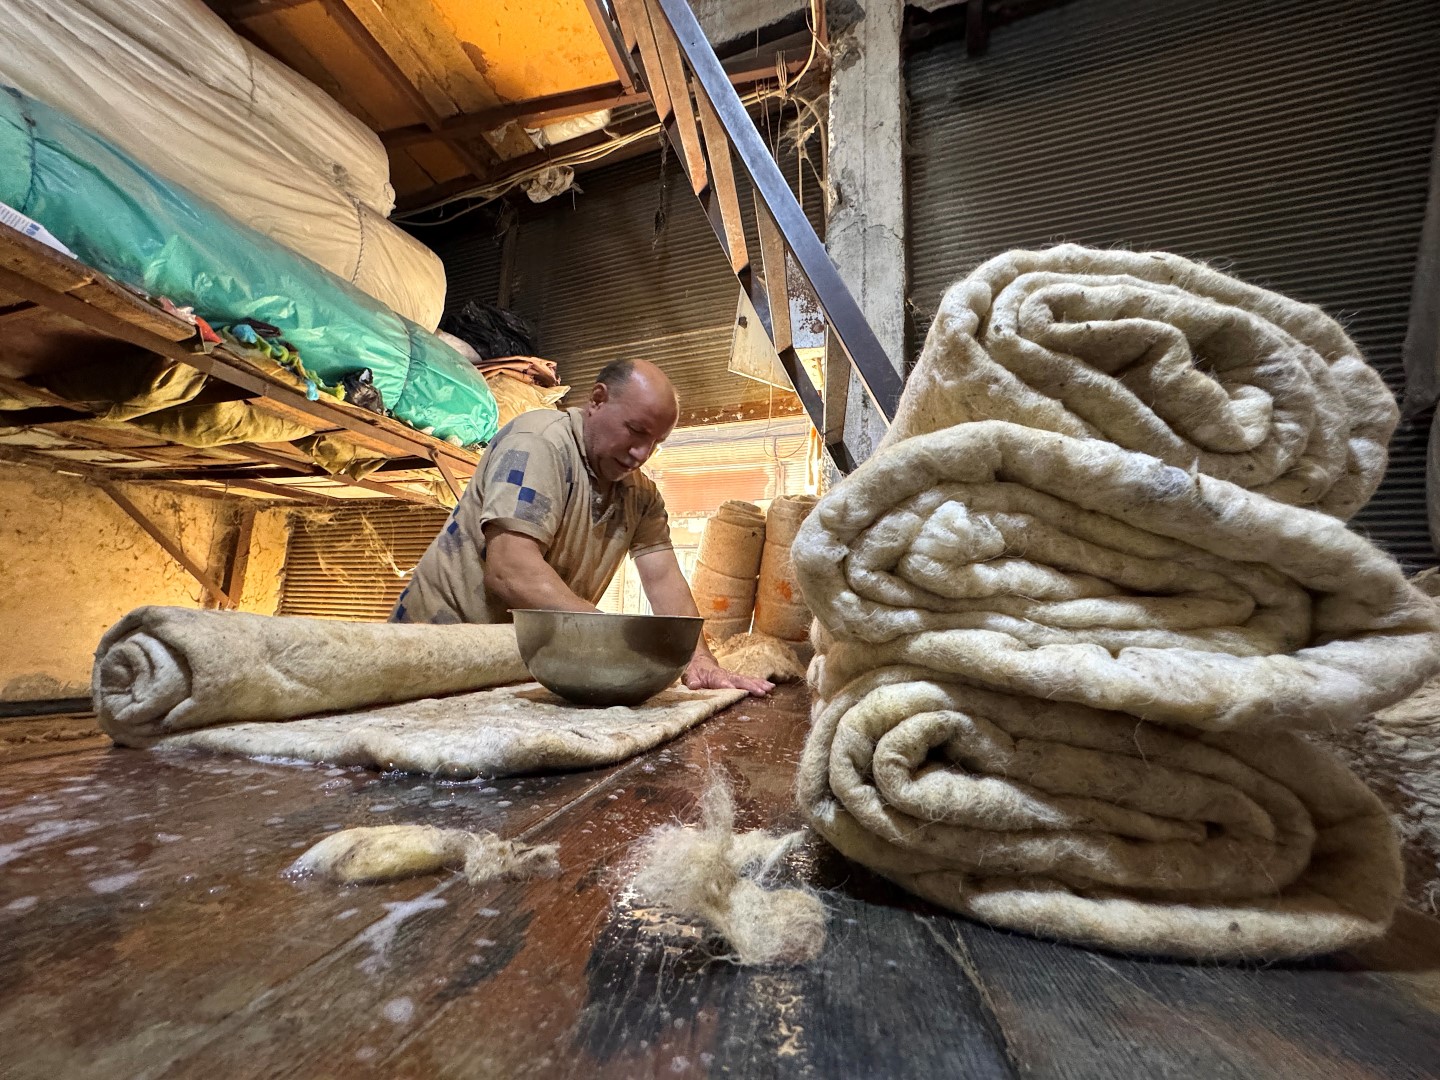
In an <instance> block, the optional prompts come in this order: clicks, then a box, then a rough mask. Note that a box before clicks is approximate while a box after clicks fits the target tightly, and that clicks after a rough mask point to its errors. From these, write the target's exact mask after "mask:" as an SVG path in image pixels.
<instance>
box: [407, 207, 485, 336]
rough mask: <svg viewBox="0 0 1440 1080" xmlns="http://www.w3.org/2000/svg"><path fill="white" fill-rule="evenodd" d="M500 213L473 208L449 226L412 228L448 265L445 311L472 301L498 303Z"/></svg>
mask: <svg viewBox="0 0 1440 1080" xmlns="http://www.w3.org/2000/svg"><path fill="white" fill-rule="evenodd" d="M498 220H499V215H497V214H496V213H494V212H493V211H492V210H490V209H489V208H488V207H482V208H481V209H478V210H472V211H471V212H470V213H467V214H465V215H464V216H463V217H461V218H459V219H457V220H456V221H455V222H453V223H451V224H449V225H435V226H426V227H424V228H418V227H417V228H412V229H411V230H410V231H411V232H412V233H414V234H415V236H416V237H418V238H419V240H420V242H421V243H423V244H428V245H429V246H430V247H431V248H432V249H433V250H434V252H435V254H437V255H439V256H440V261H441V262H443V263H444V264H445V310H446V312H451V311H458V310H459V309H460V308H462V307H464V306H465V305H466V304H467V303H469V302H470V301H471V300H483V301H484V302H485V303H487V304H494V303H498V298H499V295H500V273H501V267H502V266H503V264H504V259H503V255H504V246H505V245H504V238H503V237H502V236H501V235H500V233H499V231H498Z"/></svg>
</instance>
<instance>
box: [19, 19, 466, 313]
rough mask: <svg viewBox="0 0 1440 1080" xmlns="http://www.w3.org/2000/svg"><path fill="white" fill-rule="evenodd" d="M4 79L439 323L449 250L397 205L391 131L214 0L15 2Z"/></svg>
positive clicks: (381, 296)
mask: <svg viewBox="0 0 1440 1080" xmlns="http://www.w3.org/2000/svg"><path fill="white" fill-rule="evenodd" d="M0 23H3V25H4V27H5V36H6V45H7V48H6V49H4V50H3V51H0V83H3V84H6V85H10V86H14V87H16V88H17V89H19V90H22V91H24V92H25V93H27V94H31V95H32V96H34V97H37V98H39V99H40V100H42V101H44V102H46V103H47V104H50V105H53V106H55V107H56V108H59V109H62V110H64V111H65V112H67V113H69V114H70V115H71V116H73V117H74V118H75V119H77V120H79V121H81V122H82V123H84V124H86V125H87V126H89V127H90V128H92V129H94V130H95V131H96V132H98V133H100V134H101V135H103V136H104V137H105V138H107V139H109V140H110V141H111V142H112V143H114V144H115V145H116V146H118V147H119V148H120V149H121V150H123V151H125V152H126V153H128V154H130V155H131V156H132V157H134V158H135V159H136V160H137V161H138V162H140V163H141V164H142V165H144V166H145V167H146V168H149V169H152V170H154V171H155V172H156V173H157V174H159V175H160V176H163V177H164V178H165V179H167V180H170V181H173V182H174V183H177V184H179V185H181V186H183V187H185V188H187V189H188V190H189V191H191V192H193V193H194V194H196V195H199V196H201V197H203V198H205V199H208V200H209V201H210V202H212V203H214V204H216V205H217V206H218V207H219V208H220V209H222V210H224V211H225V212H226V213H227V214H229V215H230V216H231V217H233V218H235V219H236V220H238V221H240V222H242V223H244V224H246V225H249V226H250V227H251V228H254V229H257V230H258V231H260V232H262V233H265V234H266V235H267V236H269V237H271V238H272V239H274V240H276V241H278V242H279V243H282V244H284V245H285V246H286V247H288V248H290V249H291V250H292V251H295V252H297V253H298V254H300V255H304V256H305V257H306V258H308V259H311V260H312V261H314V262H316V263H318V264H319V265H321V266H323V267H324V268H325V269H327V270H329V271H330V272H331V273H333V274H336V275H337V276H339V277H341V278H343V279H345V280H346V281H349V282H351V283H352V284H354V285H355V286H356V287H358V288H360V289H362V290H364V291H365V292H367V293H369V294H370V295H371V296H373V297H375V299H377V300H379V301H381V302H382V303H384V304H386V305H388V306H389V307H391V308H393V309H394V310H395V311H397V312H399V313H400V314H401V315H404V316H405V317H407V318H409V319H411V320H413V321H415V322H417V323H419V324H420V325H421V326H423V327H425V328H426V329H434V328H435V326H436V325H437V324H438V322H439V319H440V314H441V310H442V308H443V306H444V302H445V270H444V266H443V264H442V263H441V262H440V259H439V258H438V257H437V256H436V255H435V254H434V252H432V251H430V250H429V249H428V248H426V247H425V246H424V245H423V244H421V243H420V242H419V241H418V240H415V239H414V238H413V237H411V236H410V235H409V234H408V233H405V232H403V231H402V230H400V229H398V228H397V227H395V226H394V225H392V224H391V223H390V222H389V221H388V220H386V217H385V215H386V214H388V213H389V211H390V210H391V209H392V207H393V205H394V191H393V189H392V188H391V187H390V184H389V164H388V161H387V159H386V157H385V151H384V147H383V146H381V144H380V140H379V138H378V137H377V136H376V135H375V134H374V133H373V132H371V131H369V130H368V129H366V128H365V126H364V125H363V124H361V123H360V121H359V120H357V119H356V118H355V117H353V116H351V115H350V114H349V113H347V112H345V110H344V109H343V108H341V107H340V106H339V105H338V104H337V103H336V102H334V101H332V100H331V99H329V98H328V97H326V96H325V95H324V94H323V93H322V92H321V91H320V90H319V89H318V88H317V87H314V86H312V85H311V84H309V83H308V82H306V80H304V79H303V78H301V77H300V76H299V75H297V74H295V73H294V72H292V71H290V70H289V69H288V68H286V67H284V65H282V64H280V63H279V62H278V61H275V60H273V59H271V58H270V57H267V56H265V55H264V54H263V53H261V52H259V51H258V50H255V49H253V48H251V47H250V46H248V45H247V44H246V43H245V42H244V41H242V40H241V39H240V38H238V37H237V36H236V35H235V34H234V33H233V31H231V30H230V29H229V27H227V26H226V25H225V24H224V22H222V21H221V20H220V19H219V18H218V17H217V16H216V15H214V14H213V13H212V12H210V11H209V10H208V9H207V8H205V6H204V5H203V4H202V3H200V2H199V0H175V2H163V3H162V2H161V0H103V2H102V0H0Z"/></svg>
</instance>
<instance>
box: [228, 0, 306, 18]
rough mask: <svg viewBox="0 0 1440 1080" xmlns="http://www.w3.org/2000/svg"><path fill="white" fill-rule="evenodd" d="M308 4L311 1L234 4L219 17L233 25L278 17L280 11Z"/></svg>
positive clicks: (266, 0) (261, 0)
mask: <svg viewBox="0 0 1440 1080" xmlns="http://www.w3.org/2000/svg"><path fill="white" fill-rule="evenodd" d="M309 3H313V0H251V2H250V3H248V4H236V5H234V6H233V7H230V8H226V9H224V10H222V11H221V12H220V15H221V16H222V17H223V18H224V19H225V21H226V22H228V23H232V24H233V23H240V22H246V21H247V20H249V19H258V18H260V17H261V16H262V15H278V14H279V13H280V12H282V11H289V10H290V9H291V8H297V7H303V6H304V5H306V4H309Z"/></svg>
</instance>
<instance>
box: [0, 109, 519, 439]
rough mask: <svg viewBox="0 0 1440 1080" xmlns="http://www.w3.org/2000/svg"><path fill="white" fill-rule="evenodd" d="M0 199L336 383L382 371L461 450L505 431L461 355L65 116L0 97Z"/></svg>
mask: <svg viewBox="0 0 1440 1080" xmlns="http://www.w3.org/2000/svg"><path fill="white" fill-rule="evenodd" d="M0 202H4V203H7V204H8V205H10V206H11V207H13V208H14V209H16V210H18V211H20V212H21V213H22V214H26V215H28V216H29V217H31V218H33V219H34V220H36V221H38V222H40V223H41V224H42V225H44V226H45V227H46V228H47V229H48V230H49V231H50V232H51V233H53V234H54V235H55V236H56V237H57V238H58V239H59V240H60V241H61V242H62V243H64V244H66V245H67V246H68V247H69V248H70V249H71V250H73V251H74V252H75V253H76V254H77V256H78V257H79V258H80V259H81V260H83V261H84V262H86V263H88V264H89V265H91V266H94V267H95V268H97V269H99V270H102V271H104V272H105V273H107V274H109V275H110V276H112V277H114V278H116V279H117V280H119V281H121V282H123V283H125V284H127V285H129V286H131V287H133V288H136V289H139V290H141V291H143V292H145V293H147V294H149V295H151V296H165V297H168V298H170V299H171V300H172V301H174V302H175V303H177V304H182V305H190V306H193V307H194V309H195V311H196V313H197V314H198V315H200V316H201V317H203V318H205V319H206V320H208V321H210V322H212V323H217V324H230V323H235V322H239V321H241V320H244V319H255V320H259V321H261V322H265V323H270V324H273V325H274V326H276V327H279V328H280V330H281V332H282V334H283V336H284V339H285V340H286V341H288V342H289V343H290V344H291V345H293V346H294V347H295V349H296V350H297V351H298V352H299V353H300V355H301V358H302V359H303V361H304V363H305V366H306V367H307V368H309V369H311V370H313V371H314V372H316V373H317V374H318V375H320V376H321V377H322V378H323V379H325V380H326V381H327V382H330V383H336V382H339V381H340V380H341V378H342V377H343V376H345V375H346V374H349V373H351V372H354V371H357V370H358V369H360V368H369V369H370V370H371V371H372V372H373V373H374V382H375V386H376V387H377V388H378V389H379V390H380V393H381V395H382V397H383V398H384V401H385V405H386V407H387V409H388V410H389V411H390V412H391V413H392V414H393V415H394V416H395V417H397V418H398V419H400V420H403V421H405V422H406V423H408V424H410V425H411V426H413V427H415V428H417V429H419V430H421V431H425V432H428V433H431V434H434V435H435V436H437V437H438V438H442V439H447V440H449V441H451V442H454V443H456V444H459V445H471V444H479V443H484V442H488V441H489V440H490V438H491V437H492V436H493V435H494V434H495V431H496V428H497V424H496V406H495V399H494V397H493V396H492V395H491V393H490V390H489V389H488V388H487V387H486V385H485V382H484V380H483V379H482V378H481V377H480V376H479V375H478V374H477V373H476V372H475V371H474V369H473V368H472V367H471V366H470V365H469V364H467V363H466V362H465V361H464V359H463V358H462V357H461V356H460V355H459V353H457V352H456V351H455V350H454V349H452V348H451V347H450V346H448V345H446V344H445V343H444V342H442V341H441V340H440V339H439V338H438V337H436V336H435V335H434V334H432V333H430V332H429V331H427V330H425V329H424V328H422V327H420V326H418V325H416V324H415V323H413V322H411V321H410V320H408V319H405V318H403V317H402V316H400V315H397V314H396V313H395V312H394V311H392V310H390V309H389V308H387V307H385V306H384V305H382V304H380V303H379V302H378V301H376V300H375V299H373V298H372V297H370V296H367V295H366V294H365V293H363V292H361V291H360V290H359V289H357V288H356V287H355V286H353V285H351V284H350V283H348V282H346V281H342V280H340V279H339V278H337V277H336V276H335V275H334V274H331V273H329V272H327V271H326V270H324V269H322V268H321V267H319V266H317V265H316V264H315V263H313V262H311V261H310V260H309V259H306V258H303V257H302V256H299V255H296V254H295V253H294V252H292V251H290V250H289V249H288V248H286V247H283V246H282V245H280V244H278V243H276V242H275V241H274V240H272V239H270V238H269V237H267V236H265V235H263V234H262V233H259V232H257V231H255V230H254V229H252V228H249V227H247V226H246V225H244V224H242V223H240V222H238V221H235V220H234V219H233V218H231V217H229V216H228V215H226V214H225V213H224V212H223V211H222V210H220V209H219V208H217V207H216V206H214V205H213V204H211V203H210V202H208V201H207V200H205V199H203V198H201V197H199V196H197V195H195V194H194V193H192V192H189V191H187V190H185V189H184V188H182V187H180V186H178V185H176V184H173V183H169V182H167V181H165V180H162V179H161V178H159V177H158V176H156V175H155V174H154V173H152V172H150V171H149V170H147V169H146V168H145V167H144V166H142V165H141V164H139V163H138V162H136V161H135V160H134V159H133V158H131V157H130V156H129V155H127V154H126V153H125V152H124V151H122V150H119V149H117V148H116V147H115V146H113V145H112V144H110V143H109V142H107V141H106V140H104V139H102V138H101V137H100V136H98V135H97V134H95V133H94V132H92V131H90V130H89V129H88V128H86V127H85V126H84V125H82V124H80V123H79V122H77V121H76V120H74V119H72V118H71V117H69V116H66V115H65V114H64V113H62V112H60V111H59V110H58V109H54V108H52V107H50V106H49V105H46V104H44V103H43V102H40V101H37V100H35V99H34V98H31V97H29V96H27V95H25V94H23V93H21V92H20V91H18V90H15V89H12V88H8V87H7V88H4V89H3V90H0Z"/></svg>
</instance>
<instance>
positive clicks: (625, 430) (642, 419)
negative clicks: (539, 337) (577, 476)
mask: <svg viewBox="0 0 1440 1080" xmlns="http://www.w3.org/2000/svg"><path fill="white" fill-rule="evenodd" d="M679 416H680V401H679V398H678V397H677V396H676V394H675V386H674V384H672V383H671V382H670V380H669V378H667V377H666V375H665V373H664V372H663V371H661V370H660V369H659V368H658V367H656V366H655V365H654V364H652V363H651V362H650V361H649V360H616V361H615V362H614V363H611V364H607V365H606V366H605V367H604V369H602V370H601V372H600V374H599V375H598V376H597V377H596V382H595V387H594V389H592V390H591V391H590V400H589V401H588V402H586V404H585V457H586V458H587V459H588V460H589V462H590V467H591V468H592V469H594V470H595V472H596V473H597V474H598V475H599V476H600V477H601V478H602V479H604V480H607V481H609V482H610V483H614V482H615V481H617V480H621V479H624V478H625V477H626V476H628V475H630V474H631V473H632V472H634V471H635V470H636V469H638V468H640V466H641V465H644V464H645V462H646V461H648V460H649V459H650V455H651V454H653V453H654V452H655V449H656V447H658V446H659V445H660V444H661V443H662V442H664V441H665V439H666V438H667V437H668V436H669V434H670V432H671V431H672V430H673V429H674V427H675V421H676V420H677V419H679Z"/></svg>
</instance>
